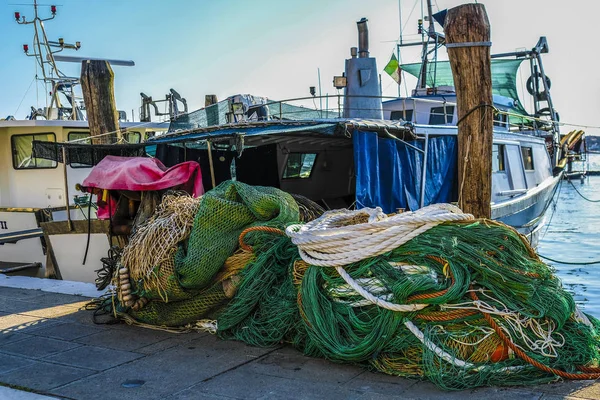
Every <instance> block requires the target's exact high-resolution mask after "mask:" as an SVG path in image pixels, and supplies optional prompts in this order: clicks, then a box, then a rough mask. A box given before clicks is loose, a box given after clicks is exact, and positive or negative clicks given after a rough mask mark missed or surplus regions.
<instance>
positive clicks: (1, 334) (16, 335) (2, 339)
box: [0, 330, 30, 346]
mask: <svg viewBox="0 0 600 400" xmlns="http://www.w3.org/2000/svg"><path fill="white" fill-rule="evenodd" d="M20 332H21V331H19V332H14V331H9V330H4V331H2V330H0V346H3V345H5V344H8V343H12V342H18V341H20V340H23V339H27V338H29V337H30V336H29V335H26V334H24V333H20Z"/></svg>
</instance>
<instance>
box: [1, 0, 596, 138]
mask: <svg viewBox="0 0 600 400" xmlns="http://www.w3.org/2000/svg"><path fill="white" fill-rule="evenodd" d="M27 2H28V0H0V61H1V62H0V77H2V78H1V79H0V117H5V116H7V115H13V114H15V111H16V109H17V106H18V104H19V102H20V101H21V99H22V98H23V96H24V94H25V92H26V91H27V88H28V87H29V85H30V83H31V80H32V78H33V76H34V74H35V64H34V62H33V59H32V58H28V57H25V56H24V55H23V52H22V44H23V43H29V44H30V45H31V42H32V37H33V32H32V29H31V28H30V27H25V26H19V25H17V24H16V23H15V22H14V17H13V13H14V11H20V12H21V14H22V15H25V16H28V15H29V16H30V15H32V7H29V6H24V5H14V4H15V3H27ZM40 2H41V3H43V4H47V5H49V4H52V2H53V0H40ZM435 3H437V5H439V7H440V8H448V7H453V6H456V5H458V4H460V3H461V1H459V0H437V2H434V4H435ZM480 3H484V4H485V5H486V8H487V12H488V15H489V17H490V21H491V24H492V41H493V42H494V46H493V51H494V52H504V51H511V50H514V49H516V48H523V47H532V46H533V45H534V44H535V43H536V42H537V39H538V38H539V36H541V35H546V36H547V37H548V41H549V44H550V54H547V55H546V56H545V58H544V61H545V67H546V70H547V74H548V75H550V76H551V78H552V84H553V86H552V93H553V96H554V98H555V104H556V108H557V109H558V111H559V112H560V114H561V120H562V121H567V122H573V123H582V124H588V125H600V121H598V118H597V115H598V110H599V109H600V80H599V79H598V78H597V73H596V72H595V70H596V66H597V65H600V57H599V56H598V51H597V50H596V49H595V45H594V44H593V43H585V42H584V41H585V39H586V37H587V38H594V37H595V35H596V26H597V25H598V22H597V20H596V18H595V15H597V14H598V11H599V9H600V6H598V5H597V2H596V1H593V0H571V1H568V2H567V1H562V0H550V1H541V0H487V1H480ZM57 4H59V5H60V6H59V7H58V16H57V18H56V19H55V20H54V21H49V22H47V23H46V29H47V31H48V35H49V38H50V39H51V40H55V39H57V38H58V37H64V38H65V41H67V42H74V41H76V40H79V41H81V44H82V48H81V50H80V51H79V52H77V53H75V52H72V51H69V52H66V51H65V53H66V54H71V55H78V56H92V57H107V58H118V59H132V60H134V61H135V62H136V66H135V67H114V71H115V86H116V98H117V106H118V108H119V109H123V110H126V111H127V113H128V114H130V113H131V109H135V110H136V113H137V109H138V107H139V105H140V100H139V92H140V91H143V92H145V93H146V94H148V95H151V96H153V97H154V98H155V99H159V98H163V97H164V95H165V94H166V93H167V92H168V90H169V88H174V89H175V90H177V91H178V92H179V93H181V94H182V95H183V96H184V97H185V98H187V100H188V103H189V105H190V108H191V109H196V108H199V107H201V106H203V103H204V95H205V94H211V93H214V94H217V96H218V98H219V99H223V98H225V97H227V96H229V95H233V94H237V93H251V94H256V95H261V96H268V97H270V98H273V99H285V98H293V97H301V96H306V95H308V87H309V86H317V85H318V81H317V68H320V69H321V81H322V87H323V94H325V93H327V92H328V93H330V94H332V93H334V92H335V89H333V87H332V85H331V81H332V77H333V75H336V74H340V73H341V72H342V71H343V67H344V58H347V57H348V56H349V48H350V47H351V46H356V44H357V33H356V24H355V22H356V21H357V20H358V19H360V18H361V17H367V18H368V19H369V30H370V42H371V55H372V56H374V57H376V58H377V62H378V67H379V69H380V70H383V67H384V66H385V64H386V63H387V61H388V60H389V56H390V55H391V53H392V51H394V48H395V45H394V43H393V42H392V41H394V40H397V39H398V35H399V23H398V1H397V0H369V1H367V0H302V1H300V0H297V1H291V0H285V1H283V0H279V1H276V0H255V1H242V0H221V1H208V0H197V1H194V0H171V1H166V0H162V1H160V0H60V1H57ZM401 4H402V14H403V20H404V21H405V22H404V23H405V31H404V32H405V34H414V33H416V19H417V18H418V17H419V14H420V10H419V8H420V6H419V5H417V7H416V9H415V11H414V13H413V15H412V17H411V18H410V20H409V23H408V24H407V23H406V20H407V19H408V16H409V14H410V11H411V9H412V8H413V5H414V4H415V0H402V1H401ZM45 8H46V9H44V7H41V9H42V12H47V13H49V7H45ZM586 46H587V47H586ZM417 60H418V52H417V51H416V48H413V49H409V50H407V51H406V52H405V53H404V60H403V61H417ZM583 62H586V65H584V64H583ZM590 63H591V64H590ZM62 67H63V68H62V69H63V70H64V71H65V72H67V73H68V74H71V75H76V76H78V75H79V66H78V65H77V64H62ZM525 79H526V77H525ZM382 83H383V88H384V94H385V95H395V94H397V93H398V91H397V86H396V85H395V83H394V82H393V81H392V80H391V79H390V78H389V77H387V76H385V74H384V76H383V81H382ZM42 92H43V88H42V87H41V86H39V96H38V98H39V104H38V105H39V106H43V105H44V104H45V101H44V100H43V94H42ZM31 105H36V90H35V84H34V85H33V86H32V87H31V89H30V90H29V92H28V93H27V95H26V96H25V100H24V101H23V104H22V105H21V107H20V109H19V111H18V113H17V114H16V116H17V117H18V118H23V117H24V116H25V115H26V114H27V113H28V109H29V106H31ZM136 120H137V116H136ZM590 133H596V134H599V133H600V132H598V131H594V130H590Z"/></svg>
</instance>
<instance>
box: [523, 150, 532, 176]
mask: <svg viewBox="0 0 600 400" xmlns="http://www.w3.org/2000/svg"><path fill="white" fill-rule="evenodd" d="M521 154H522V155H523V168H525V171H532V170H533V169H534V166H533V150H532V149H531V147H521Z"/></svg>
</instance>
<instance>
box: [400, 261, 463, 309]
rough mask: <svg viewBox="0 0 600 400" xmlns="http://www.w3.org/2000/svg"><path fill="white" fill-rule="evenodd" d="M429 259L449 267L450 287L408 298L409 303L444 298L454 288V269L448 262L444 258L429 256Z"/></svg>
mask: <svg viewBox="0 0 600 400" xmlns="http://www.w3.org/2000/svg"><path fill="white" fill-rule="evenodd" d="M427 258H430V259H432V260H434V261H437V262H438V263H440V264H442V266H446V265H448V275H450V286H448V287H447V288H446V289H444V290H440V291H439V292H433V293H422V294H414V295H412V296H408V298H407V299H406V301H407V302H409V303H410V302H413V301H416V300H423V299H435V298H436V297H440V296H443V295H445V294H446V293H448V291H449V290H450V288H451V287H452V286H454V274H453V273H452V268H450V264H449V263H448V262H447V261H446V260H444V259H443V258H440V257H437V256H432V255H429V256H427Z"/></svg>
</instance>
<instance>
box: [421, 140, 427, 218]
mask: <svg viewBox="0 0 600 400" xmlns="http://www.w3.org/2000/svg"><path fill="white" fill-rule="evenodd" d="M427 153H429V133H427V132H425V153H424V154H423V172H421V206H420V207H421V208H423V207H425V182H426V179H427Z"/></svg>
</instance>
